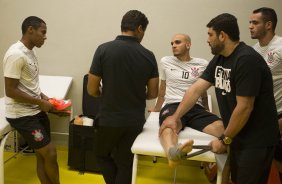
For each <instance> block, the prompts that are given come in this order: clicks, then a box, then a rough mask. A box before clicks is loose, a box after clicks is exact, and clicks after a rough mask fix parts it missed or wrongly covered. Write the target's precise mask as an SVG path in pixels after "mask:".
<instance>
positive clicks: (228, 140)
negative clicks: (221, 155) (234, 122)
mask: <svg viewBox="0 0 282 184" xmlns="http://www.w3.org/2000/svg"><path fill="white" fill-rule="evenodd" d="M218 140H220V141H221V142H222V143H223V144H225V145H229V144H231V143H232V139H231V138H230V137H227V136H225V135H224V134H222V135H221V136H220V137H219V138H218Z"/></svg>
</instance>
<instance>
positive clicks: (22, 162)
mask: <svg viewBox="0 0 282 184" xmlns="http://www.w3.org/2000/svg"><path fill="white" fill-rule="evenodd" d="M57 149H58V161H59V166H60V180H61V184H105V182H104V180H103V177H102V176H101V175H99V174H95V173H84V174H80V173H79V172H77V171H72V170H69V168H68V166H67V158H68V153H67V149H66V148H57ZM10 155H11V154H10V153H8V152H5V159H7V158H8V157H9V156H10ZM4 169H5V184H39V181H38V179H37V176H36V172H35V156H34V155H28V156H25V155H22V154H20V155H18V156H17V158H15V159H14V158H13V159H11V160H10V161H8V162H7V163H6V164H5V168H4ZM173 176H174V170H173V169H171V168H168V166H167V163H166V159H163V158H159V159H158V162H157V163H156V164H154V163H153V162H152V158H151V157H140V161H139V164H138V173H137V184H172V183H173V181H174V178H173ZM176 183H177V184H189V183H191V184H209V182H208V181H207V179H206V177H205V175H204V171H203V170H201V169H200V163H199V162H193V161H185V162H184V163H183V164H181V165H180V166H178V168H177V177H176Z"/></svg>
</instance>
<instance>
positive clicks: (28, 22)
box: [22, 16, 46, 34]
mask: <svg viewBox="0 0 282 184" xmlns="http://www.w3.org/2000/svg"><path fill="white" fill-rule="evenodd" d="M42 23H43V24H46V23H45V22H44V20H42V19H41V18H39V17H36V16H29V17H27V18H26V19H24V21H23V23H22V34H25V33H26V31H27V29H28V27H29V26H32V27H33V28H34V29H38V28H39V27H40V26H41V24H42Z"/></svg>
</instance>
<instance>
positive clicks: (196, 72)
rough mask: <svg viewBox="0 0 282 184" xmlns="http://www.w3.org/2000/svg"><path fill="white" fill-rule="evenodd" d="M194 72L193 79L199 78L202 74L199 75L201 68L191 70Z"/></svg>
mask: <svg viewBox="0 0 282 184" xmlns="http://www.w3.org/2000/svg"><path fill="white" fill-rule="evenodd" d="M191 70H192V73H191V74H192V76H193V77H198V76H199V75H200V74H199V68H191Z"/></svg>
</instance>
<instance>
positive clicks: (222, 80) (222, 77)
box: [215, 66, 231, 95]
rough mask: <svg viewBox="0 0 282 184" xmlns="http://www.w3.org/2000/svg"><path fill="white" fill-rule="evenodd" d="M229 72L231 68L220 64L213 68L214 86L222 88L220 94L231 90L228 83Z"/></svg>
mask: <svg viewBox="0 0 282 184" xmlns="http://www.w3.org/2000/svg"><path fill="white" fill-rule="evenodd" d="M230 74H231V69H226V68H223V67H222V66H217V67H216V70H215V87H216V88H219V89H222V90H223V92H222V95H226V93H230V92H231V85H230Z"/></svg>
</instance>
